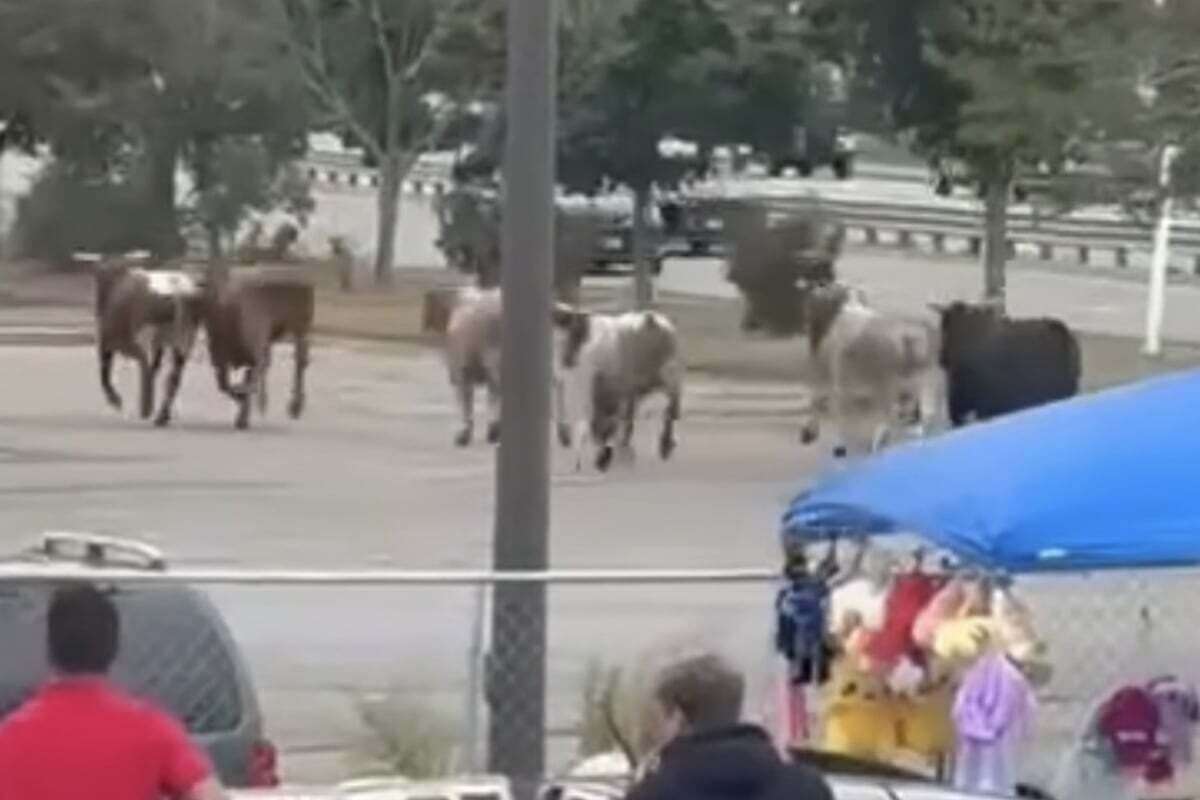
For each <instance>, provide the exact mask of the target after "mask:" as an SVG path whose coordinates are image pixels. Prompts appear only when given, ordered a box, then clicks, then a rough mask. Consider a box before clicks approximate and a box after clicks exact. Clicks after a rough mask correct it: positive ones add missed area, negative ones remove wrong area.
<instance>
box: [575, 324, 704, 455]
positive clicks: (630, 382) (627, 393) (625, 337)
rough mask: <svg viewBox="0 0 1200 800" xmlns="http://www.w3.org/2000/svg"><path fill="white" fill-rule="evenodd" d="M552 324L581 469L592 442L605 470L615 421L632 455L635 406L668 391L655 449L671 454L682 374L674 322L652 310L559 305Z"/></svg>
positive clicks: (614, 429)
mask: <svg viewBox="0 0 1200 800" xmlns="http://www.w3.org/2000/svg"><path fill="white" fill-rule="evenodd" d="M554 324H555V327H556V329H557V336H556V338H557V342H556V348H555V349H556V351H557V352H556V354H555V362H556V364H555V368H556V370H557V371H558V372H559V375H560V378H561V381H562V385H563V395H564V403H563V405H564V407H565V410H566V413H567V414H568V415H569V417H570V419H571V420H572V425H571V428H572V432H571V438H573V439H574V444H575V447H576V463H575V466H576V469H579V468H581V466H582V460H583V448H584V447H585V445H586V444H587V442H589V441H591V442H594V443H595V444H596V446H597V453H596V460H595V464H596V467H597V469H600V470H601V471H603V470H607V469H608V467H609V466H610V465H611V463H612V459H613V454H614V450H613V444H612V438H613V436H614V435H615V434H616V432H617V427H618V425H620V427H621V434H620V437H619V444H620V447H621V448H622V449H623V450H624V451H626V452H627V453H629V454H630V455H632V452H633V450H632V441H633V422H634V418H635V416H636V414H637V407H638V404H639V403H640V402H641V401H642V400H643V399H644V398H646V397H647V396H649V395H651V394H654V393H662V394H664V395H665V396H666V400H667V403H666V408H665V409H664V412H663V422H662V430H661V432H660V434H659V440H658V450H659V455H660V456H661V457H662V458H664V459H667V458H670V457H671V453H672V452H673V451H674V450H675V446H676V440H675V423H676V421H677V420H678V419H679V414H680V400H681V396H682V392H683V373H684V368H683V362H682V360H681V357H680V348H679V336H678V334H677V333H676V330H675V326H674V325H673V324H672V323H671V321H670V320H669V319H668V318H667V317H666V316H664V315H663V314H660V313H658V312H654V311H638V312H629V313H624V314H596V313H590V312H587V311H583V310H580V309H577V308H574V307H571V306H566V305H561V304H560V305H558V306H556V308H555V311H554ZM562 428H563V426H562V425H561V424H560V431H561V430H562Z"/></svg>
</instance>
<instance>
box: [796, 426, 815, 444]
mask: <svg viewBox="0 0 1200 800" xmlns="http://www.w3.org/2000/svg"><path fill="white" fill-rule="evenodd" d="M816 440H817V432H816V431H814V430H813V429H812V428H801V429H800V444H812V443H813V442H815V441H816Z"/></svg>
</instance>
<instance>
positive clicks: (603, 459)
mask: <svg viewBox="0 0 1200 800" xmlns="http://www.w3.org/2000/svg"><path fill="white" fill-rule="evenodd" d="M612 462H613V449H612V447H611V446H609V447H602V448H600V452H599V453H598V454H597V455H596V469H598V470H600V471H601V472H608V468H609V467H611V466H612Z"/></svg>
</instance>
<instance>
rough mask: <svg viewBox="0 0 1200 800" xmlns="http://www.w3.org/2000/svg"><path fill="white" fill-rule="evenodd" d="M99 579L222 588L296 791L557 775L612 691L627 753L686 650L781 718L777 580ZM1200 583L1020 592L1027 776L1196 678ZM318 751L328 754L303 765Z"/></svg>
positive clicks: (713, 574)
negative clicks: (1172, 678) (391, 781)
mask: <svg viewBox="0 0 1200 800" xmlns="http://www.w3.org/2000/svg"><path fill="white" fill-rule="evenodd" d="M289 575H290V577H289ZM3 577H4V576H3V575H0V580H2V579H3ZM110 577H112V578H114V579H122V580H123V579H125V578H129V579H130V580H132V581H140V582H145V581H152V582H153V581H156V580H157V581H170V580H181V581H190V582H195V583H200V584H205V583H208V584H214V585H213V586H211V587H208V589H207V591H208V593H209V594H210V595H211V597H212V598H213V599H214V601H215V603H216V605H217V606H218V607H219V608H220V609H221V611H222V613H223V615H224V616H225V618H226V620H227V622H228V624H229V625H230V627H231V629H232V632H233V635H234V637H235V638H236V639H237V641H238V643H239V645H240V646H241V647H242V649H243V650H244V651H245V653H246V655H247V657H248V659H249V661H250V664H251V666H252V669H253V671H254V676H255V681H256V683H257V685H258V689H259V695H260V702H261V705H262V707H263V712H264V716H265V719H266V722H267V727H268V731H269V733H270V734H271V736H272V738H274V739H275V741H276V742H277V743H278V744H280V745H281V746H282V748H283V751H284V758H283V770H284V774H285V777H289V778H291V779H293V780H304V781H310V780H321V781H332V780H335V779H338V778H340V777H345V776H346V775H349V774H354V773H359V774H361V772H363V771H380V770H382V769H384V768H390V769H397V770H400V771H407V772H409V773H413V774H414V777H419V776H420V775H419V774H418V773H421V772H427V773H438V772H443V773H444V772H456V773H475V774H478V773H481V772H485V771H488V770H490V769H494V768H501V769H503V768H506V767H508V768H511V767H512V765H514V764H515V765H518V766H519V765H523V764H531V763H541V762H542V756H543V755H544V757H545V758H544V763H545V770H546V772H547V773H548V774H550V775H557V774H561V772H562V770H564V769H565V768H567V767H568V766H569V765H570V764H572V763H573V762H575V761H576V760H577V759H578V758H579V757H580V756H583V755H587V754H589V753H590V752H595V751H597V750H608V749H612V748H613V747H614V746H615V742H614V741H613V740H612V737H611V731H610V730H609V729H608V728H609V724H608V723H609V720H608V719H607V715H605V714H599V713H597V708H596V705H597V703H596V701H597V698H598V697H603V696H604V695H605V691H606V690H607V688H608V687H611V686H612V685H613V684H614V683H615V684H618V685H619V686H620V687H624V688H623V689H621V691H619V692H617V693H614V694H612V697H613V698H614V700H613V704H612V705H613V712H612V714H611V716H612V717H614V718H615V719H616V720H617V721H618V723H619V727H621V728H622V729H623V731H622V732H623V734H624V737H625V738H626V739H628V740H630V741H631V742H633V741H635V740H636V739H637V736H638V734H639V731H638V722H639V714H638V708H637V705H638V699H639V697H640V696H641V695H640V692H643V691H644V690H645V687H646V686H647V685H648V682H649V678H650V677H651V676H652V675H653V674H654V672H656V671H657V669H658V668H659V667H660V666H661V665H662V664H663V663H665V662H666V661H668V660H669V659H671V658H672V657H676V656H678V655H681V654H683V653H685V652H694V651H696V650H715V651H718V652H720V653H722V654H723V655H725V656H726V657H728V658H730V659H731V660H732V661H733V662H735V663H736V664H738V665H739V666H740V667H741V668H742V669H743V670H744V671H745V673H746V675H747V678H748V689H749V691H748V696H747V709H746V711H747V716H748V717H749V718H751V719H753V720H756V721H761V722H765V723H767V724H769V725H773V724H774V722H775V719H776V716H777V714H778V710H777V708H776V703H777V701H776V698H778V696H779V693H778V691H777V690H778V683H777V682H778V680H779V678H780V676H781V672H782V670H781V665H780V664H779V663H778V661H777V659H776V657H775V655H774V653H773V650H772V646H771V630H772V625H773V599H774V593H775V590H776V588H777V583H776V582H775V578H774V577H773V576H772V574H771V573H770V572H769V571H750V572H745V571H743V572H737V571H730V572H720V571H709V572H690V573H689V572H677V573H637V572H630V573H608V574H601V573H563V574H538V575H534V576H531V577H528V578H522V579H520V580H514V578H513V576H509V577H507V578H504V579H502V580H500V582H497V576H494V575H490V574H488V573H471V574H467V573H444V574H440V575H434V574H428V573H404V572H396V573H358V574H338V573H186V572H184V573H179V574H177V575H168V576H166V577H163V576H161V575H159V576H153V575H144V574H132V573H123V572H122V573H115V574H112V575H111V576H110ZM1198 577H1200V576H1197V575H1196V574H1195V573H1192V572H1166V571H1164V572H1154V573H1140V574H1124V573H1122V574H1115V573H1114V574H1103V575H1094V576H1090V577H1079V576H1062V577H1038V578H1028V579H1022V580H1020V581H1018V582H1017V584H1016V590H1017V593H1018V595H1019V596H1020V597H1021V598H1022V599H1024V600H1025V601H1026V602H1027V603H1028V604H1029V606H1030V607H1031V609H1032V611H1033V614H1034V619H1035V624H1036V627H1037V629H1038V632H1039V633H1040V634H1041V636H1042V638H1043V639H1044V640H1045V641H1046V643H1047V645H1048V648H1049V660H1050V662H1051V663H1052V665H1053V670H1054V671H1053V677H1052V678H1051V680H1050V681H1049V683H1048V684H1047V685H1046V686H1044V687H1042V688H1041V689H1040V691H1039V696H1040V701H1041V705H1040V709H1039V714H1038V719H1037V727H1036V734H1035V737H1034V739H1033V741H1031V742H1030V743H1029V746H1028V747H1027V748H1026V751H1025V758H1024V760H1023V770H1022V771H1023V773H1024V774H1025V776H1026V777H1027V778H1028V779H1029V780H1030V781H1031V782H1033V783H1036V784H1038V785H1043V786H1045V785H1048V784H1049V782H1050V781H1051V780H1052V778H1053V775H1054V771H1055V769H1056V767H1057V766H1058V764H1059V761H1060V760H1061V758H1062V757H1063V755H1064V753H1065V752H1066V750H1067V749H1068V748H1069V747H1070V745H1071V744H1072V743H1073V740H1074V739H1075V737H1076V736H1077V735H1078V733H1079V729H1080V726H1081V724H1082V722H1083V721H1084V719H1085V718H1086V717H1087V715H1088V714H1089V712H1090V711H1091V710H1092V709H1093V708H1094V707H1095V705H1096V703H1097V702H1098V701H1099V700H1100V699H1101V698H1102V696H1104V695H1105V694H1107V693H1108V692H1110V691H1111V690H1112V689H1113V688H1115V687H1116V686H1117V685H1119V684H1121V683H1125V682H1138V683H1142V682H1146V681H1148V680H1150V679H1151V678H1154V677H1156V676H1157V675H1160V674H1163V673H1172V674H1175V675H1178V676H1180V677H1181V678H1184V679H1186V680H1192V681H1195V680H1197V679H1200V674H1198V673H1200V669H1198V668H1200V658H1198V656H1200V637H1198V636H1197V635H1196V633H1195V632H1194V626H1195V622H1194V621H1195V620H1196V619H1197V614H1196V610H1195V609H1196V600H1195V598H1196V596H1197V591H1196V590H1197V588H1200V581H1198V580H1197V578H1198ZM247 584H252V585H247ZM543 602H544V607H545V609H546V617H545V622H546V624H545V628H544V631H542V630H541V626H540V623H539V619H540V617H541V612H540V608H541V607H542V603H543ZM144 611H145V610H144V609H143V612H144ZM543 669H544V678H545V680H544V691H538V688H539V685H540V684H541V683H542V681H541V670H543ZM489 745H490V747H489ZM318 751H325V752H327V753H328V754H330V755H329V756H328V757H327V758H324V759H323V760H318V761H319V764H318V766H313V765H312V764H313V763H315V762H313V758H312V755H313V753H314V752H318ZM534 751H536V754H537V755H536V757H534V756H531V755H530V754H531V753H532V752H534ZM489 755H490V758H489Z"/></svg>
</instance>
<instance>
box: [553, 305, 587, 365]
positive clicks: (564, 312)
mask: <svg viewBox="0 0 1200 800" xmlns="http://www.w3.org/2000/svg"><path fill="white" fill-rule="evenodd" d="M553 321H554V329H555V332H556V336H555V341H556V348H555V349H556V350H557V351H558V354H559V363H560V364H561V365H562V368H563V369H574V368H575V366H576V365H577V364H578V363H579V351H580V350H582V349H583V346H584V344H586V343H587V340H588V336H589V335H590V333H591V321H592V315H591V314H589V313H588V312H586V311H584V310H583V309H580V308H576V307H575V306H570V305H567V304H566V303H555V304H554V312H553Z"/></svg>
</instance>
